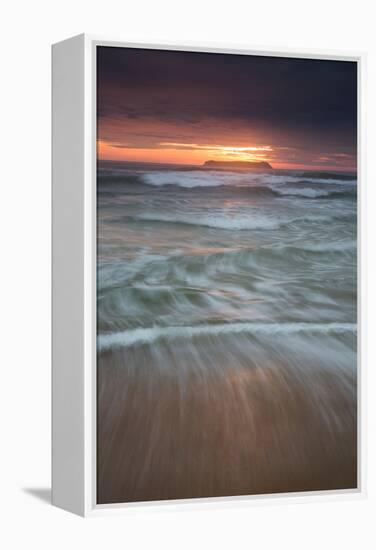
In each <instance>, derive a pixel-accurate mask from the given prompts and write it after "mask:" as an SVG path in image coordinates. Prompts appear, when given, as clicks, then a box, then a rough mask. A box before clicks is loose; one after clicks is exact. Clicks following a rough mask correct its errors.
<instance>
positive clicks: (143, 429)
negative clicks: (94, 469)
mask: <svg viewBox="0 0 376 550" xmlns="http://www.w3.org/2000/svg"><path fill="white" fill-rule="evenodd" d="M97 208H98V222H97V223H98V226H97V235H98V244H97V334H98V336H97V349H98V361H97V363H98V502H123V501H137V500H161V499H175V498H191V497H207V496H231V495H244V494H259V493H271V492H274V493H276V492H289V491H307V490H308V491H309V490H325V489H338V488H351V487H355V486H356V475H357V474H356V470H357V457H356V437H357V435H356V416H357V414H356V410H357V397H356V396H357V330H356V323H357V181H356V175H354V174H351V173H334V172H319V171H307V170H299V171H298V170H295V171H292V170H290V171H288V170H272V171H268V172H264V173H261V172H245V171H233V172H231V171H222V170H220V171H219V170H207V169H199V168H197V169H196V168H190V167H183V166H171V165H170V166H168V165H167V166H166V165H146V164H144V165H142V164H136V163H120V162H109V161H107V162H105V161H102V162H99V164H98V179H97Z"/></svg>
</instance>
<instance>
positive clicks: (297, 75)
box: [97, 46, 357, 171]
mask: <svg viewBox="0 0 376 550" xmlns="http://www.w3.org/2000/svg"><path fill="white" fill-rule="evenodd" d="M356 139H357V66H356V63H355V62H350V61H327V60H313V59H298V58H282V57H265V56H248V55H233V54H212V53H210V54H208V53H193V52H179V51H167V50H150V49H135V48H121V47H109V46H99V47H98V48H97V151H98V158H99V159H101V160H102V159H107V160H126V161H136V162H160V163H172V164H174V163H178V164H191V165H200V164H202V163H204V162H205V161H206V160H222V161H224V160H231V161H233V160H245V161H260V160H262V161H267V162H269V163H270V164H271V165H272V167H273V168H290V169H293V168H295V169H299V168H302V169H320V170H325V169H327V170H345V171H350V170H354V169H356Z"/></svg>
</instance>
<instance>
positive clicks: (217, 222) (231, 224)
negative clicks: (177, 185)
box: [137, 213, 281, 231]
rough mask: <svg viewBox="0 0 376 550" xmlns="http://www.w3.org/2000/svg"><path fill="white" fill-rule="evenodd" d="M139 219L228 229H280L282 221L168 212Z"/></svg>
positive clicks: (145, 215)
mask: <svg viewBox="0 0 376 550" xmlns="http://www.w3.org/2000/svg"><path fill="white" fill-rule="evenodd" d="M137 219H138V220H144V221H153V222H165V223H181V224H187V225H198V226H203V227H213V228H217V229H227V230H240V231H241V230H247V229H248V230H249V229H278V227H279V226H280V224H281V222H278V221H277V220H271V219H269V218H266V217H264V218H263V217H261V216H257V217H254V216H252V217H239V216H238V217H233V218H230V217H225V216H219V215H215V216H214V215H207V216H202V215H200V216H195V215H194V214H191V215H180V214H177V215H168V214H157V213H153V214H140V215H139V216H137Z"/></svg>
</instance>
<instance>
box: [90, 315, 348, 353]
mask: <svg viewBox="0 0 376 550" xmlns="http://www.w3.org/2000/svg"><path fill="white" fill-rule="evenodd" d="M301 332H305V333H320V334H322V333H324V334H327V333H337V334H340V333H348V332H352V333H355V332H356V324H354V323H248V322H246V323H223V324H218V325H198V326H187V327H184V326H173V327H150V328H136V329H131V330H125V331H122V332H112V333H109V334H99V335H98V338H97V348H98V351H106V350H109V349H116V348H124V347H129V346H132V345H135V344H152V343H154V342H156V341H158V340H175V339H179V338H191V337H194V336H199V335H213V336H218V335H221V334H241V333H245V334H255V335H257V334H266V335H278V334H282V335H285V334H286V335H287V334H297V333H301Z"/></svg>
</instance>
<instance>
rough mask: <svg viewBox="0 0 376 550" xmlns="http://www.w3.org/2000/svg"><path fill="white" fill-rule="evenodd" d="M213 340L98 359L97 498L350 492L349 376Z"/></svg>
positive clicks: (352, 407) (352, 426)
mask: <svg viewBox="0 0 376 550" xmlns="http://www.w3.org/2000/svg"><path fill="white" fill-rule="evenodd" d="M221 344H222V345H224V349H226V341H223V339H222V342H221ZM216 347H218V346H216V343H215V342H212V343H211V345H209V347H206V348H205V349H206V350H207V351H206V352H204V351H202V350H201V354H200V361H198V362H197V364H196V363H195V357H194V356H193V355H192V349H191V348H188V347H187V349H185V347H184V345H183V344H182V345H179V344H177V346H176V349H175V350H171V349H170V348H168V347H166V348H163V346H154V348H153V347H152V346H148V345H141V346H140V345H139V346H134V347H130V348H127V349H120V350H112V351H106V352H104V353H101V354H100V355H99V356H98V433H97V437H98V470H97V474H98V476H97V477H98V478H97V482H98V485H97V495H98V496H97V501H98V503H116V502H132V501H149V500H163V499H179V498H194V497H214V496H234V495H254V494H261V493H283V492H296V491H315V490H332V489H349V488H355V487H356V485H357V473H356V472H357V463H356V374H355V373H354V372H352V371H351V370H349V369H344V368H338V365H335V368H332V367H333V365H331V364H330V358H329V359H328V364H325V365H320V364H319V363H318V362H317V356H315V355H314V354H313V353H312V354H311V357H310V359H309V360H307V362H306V364H305V365H304V366H303V367H302V366H301V367H299V368H297V364H295V363H294V361H293V360H290V361H288V360H286V361H285V362H284V361H282V360H279V361H278V362H276V361H275V360H274V358H272V357H268V355H267V354H266V356H265V358H264V359H263V360H260V358H258V357H256V358H252V359H251V358H249V357H247V355H246V352H244V354H243V355H242V353H241V352H240V353H239V351H237V355H236V357H237V358H236V361H233V360H232V359H233V356H232V355H231V351H230V352H229V353H221V352H220V351H219V352H218V353H217V354H216V353H215V349H216ZM293 347H294V344H293ZM239 349H240V348H239ZM197 353H198V352H197ZM205 353H206V355H205ZM205 357H206V359H207V365H206V367H205V368H202V365H203V364H204V363H205ZM157 359H158V361H157Z"/></svg>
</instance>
